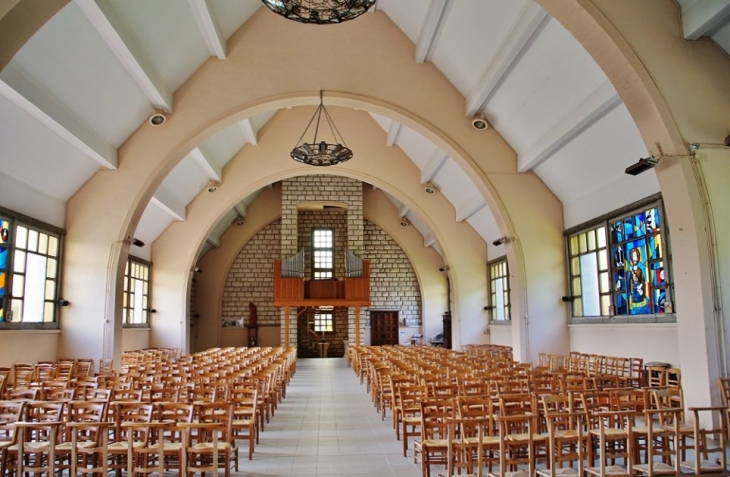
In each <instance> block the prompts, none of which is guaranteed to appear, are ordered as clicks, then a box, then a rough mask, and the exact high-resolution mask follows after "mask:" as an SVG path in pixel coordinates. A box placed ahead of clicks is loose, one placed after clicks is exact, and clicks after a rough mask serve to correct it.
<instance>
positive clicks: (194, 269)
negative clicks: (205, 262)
mask: <svg viewBox="0 0 730 477" xmlns="http://www.w3.org/2000/svg"><path fill="white" fill-rule="evenodd" d="M193 271H194V272H195V273H203V269H202V268H200V267H195V268H193Z"/></svg>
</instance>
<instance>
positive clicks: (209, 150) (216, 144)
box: [201, 123, 245, 168]
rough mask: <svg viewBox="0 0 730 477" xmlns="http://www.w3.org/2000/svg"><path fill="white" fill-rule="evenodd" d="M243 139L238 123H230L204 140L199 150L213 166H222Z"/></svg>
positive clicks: (226, 162)
mask: <svg viewBox="0 0 730 477" xmlns="http://www.w3.org/2000/svg"><path fill="white" fill-rule="evenodd" d="M244 144H245V141H244V139H243V133H242V132H241V128H240V127H239V126H238V124H237V123H236V124H232V125H230V126H228V127H227V128H225V129H224V130H222V131H221V132H219V133H218V134H216V135H215V136H213V137H211V138H209V139H208V140H207V141H205V142H204V143H203V145H202V147H201V150H203V151H204V152H205V157H206V159H208V161H209V162H210V163H211V164H213V166H215V167H219V168H223V167H225V165H226V164H228V161H230V160H231V159H232V158H233V156H235V155H236V153H238V151H240V150H241V148H242V147H243V145H244Z"/></svg>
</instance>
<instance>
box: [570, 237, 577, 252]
mask: <svg viewBox="0 0 730 477" xmlns="http://www.w3.org/2000/svg"><path fill="white" fill-rule="evenodd" d="M570 254H571V255H578V236H577V235H573V236H572V237H570Z"/></svg>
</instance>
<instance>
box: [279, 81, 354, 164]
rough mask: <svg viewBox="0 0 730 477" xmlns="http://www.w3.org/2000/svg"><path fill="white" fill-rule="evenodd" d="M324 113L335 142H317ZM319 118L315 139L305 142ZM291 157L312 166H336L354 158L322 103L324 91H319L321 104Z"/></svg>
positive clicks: (315, 129)
mask: <svg viewBox="0 0 730 477" xmlns="http://www.w3.org/2000/svg"><path fill="white" fill-rule="evenodd" d="M322 113H324V117H325V120H326V122H327V125H328V126H329V129H330V132H331V133H332V137H333V138H334V144H330V143H328V142H326V141H320V142H317V136H318V135H319V125H320V122H321V119H322ZM315 118H316V119H317V123H316V124H315V126H314V139H313V140H312V142H304V136H305V135H306V134H307V131H309V128H310V126H311V125H312V123H313V122H314V119H315ZM291 157H292V159H294V160H295V161H297V162H301V163H303V164H309V165H310V166H334V165H335V164H339V163H340V162H345V161H349V160H350V159H352V151H351V150H350V148H348V147H347V145H346V144H345V140H344V139H343V138H342V134H340V131H338V130H337V126H335V123H334V122H333V121H332V118H331V117H330V115H329V113H328V112H327V108H325V107H324V104H323V103H322V91H320V92H319V106H318V107H317V110H316V111H315V112H314V116H312V119H310V120H309V124H307V127H306V128H305V129H304V132H303V133H302V137H300V138H299V142H297V145H296V146H295V147H294V149H292V151H291Z"/></svg>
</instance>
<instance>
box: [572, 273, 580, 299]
mask: <svg viewBox="0 0 730 477" xmlns="http://www.w3.org/2000/svg"><path fill="white" fill-rule="evenodd" d="M580 294H581V286H580V277H576V278H574V279H573V295H580Z"/></svg>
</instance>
